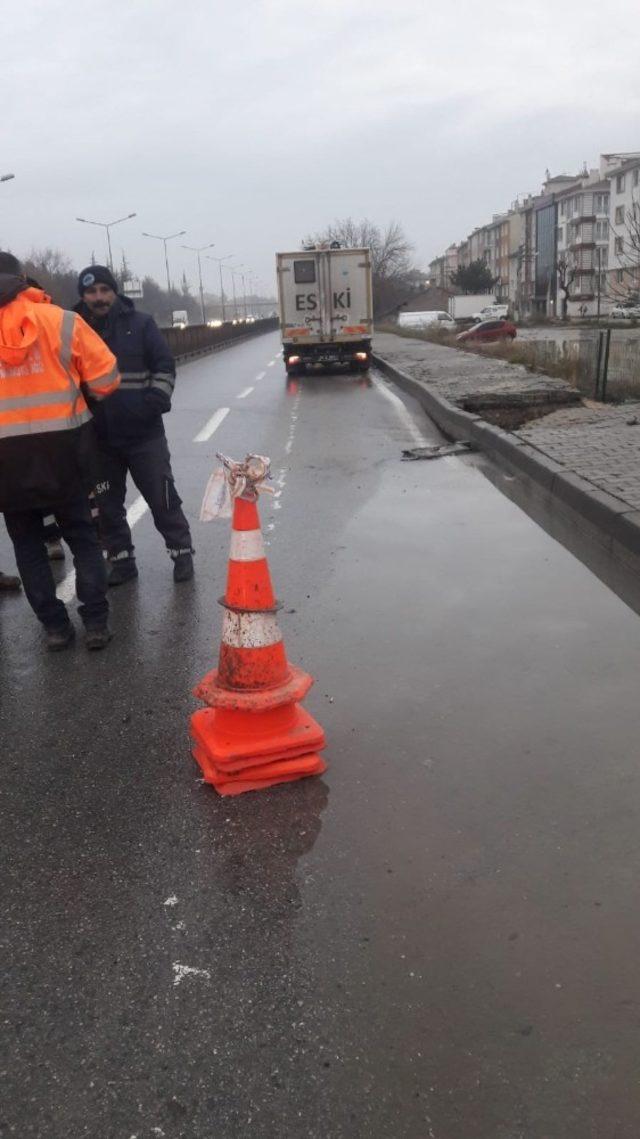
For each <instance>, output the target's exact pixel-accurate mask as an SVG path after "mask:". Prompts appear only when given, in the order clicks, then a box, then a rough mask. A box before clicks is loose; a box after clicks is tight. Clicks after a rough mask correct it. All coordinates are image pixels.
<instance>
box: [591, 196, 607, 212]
mask: <svg viewBox="0 0 640 1139" xmlns="http://www.w3.org/2000/svg"><path fill="white" fill-rule="evenodd" d="M593 208H594V211H595V213H597V214H608V213H609V195H608V194H594V195H593Z"/></svg>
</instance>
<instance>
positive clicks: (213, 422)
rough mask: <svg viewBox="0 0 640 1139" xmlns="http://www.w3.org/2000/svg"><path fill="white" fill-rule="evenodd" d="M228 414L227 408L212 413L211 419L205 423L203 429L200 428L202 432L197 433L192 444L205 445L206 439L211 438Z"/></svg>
mask: <svg viewBox="0 0 640 1139" xmlns="http://www.w3.org/2000/svg"><path fill="white" fill-rule="evenodd" d="M228 414H229V408H228V407H219V408H218V410H217V411H214V413H213V415H212V416H211V419H209V420H208V421H207V423H205V425H204V427H203V428H202V431H199V432H198V434H197V435H196V437H195V439H194V440H193V442H194V443H206V442H207V439H210V438H211V436H212V435H213V433H214V431H215V430H216V429H217V428H218V427H219V426H220V424H221V423H222V421H223V419H226V418H227V416H228Z"/></svg>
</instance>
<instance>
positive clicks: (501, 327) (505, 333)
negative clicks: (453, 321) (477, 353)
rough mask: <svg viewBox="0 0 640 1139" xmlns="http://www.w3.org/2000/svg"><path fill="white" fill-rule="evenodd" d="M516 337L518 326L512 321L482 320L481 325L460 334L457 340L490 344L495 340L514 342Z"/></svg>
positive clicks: (475, 325)
mask: <svg viewBox="0 0 640 1139" xmlns="http://www.w3.org/2000/svg"><path fill="white" fill-rule="evenodd" d="M516 336H517V331H516V326H515V324H512V323H511V321H510V320H481V321H480V324H474V326H473V328H468V329H467V331H466V332H461V333H459V335H458V336H456V340H461V341H464V340H478V341H480V343H483V344H488V343H491V341H494V340H514V339H515V337H516Z"/></svg>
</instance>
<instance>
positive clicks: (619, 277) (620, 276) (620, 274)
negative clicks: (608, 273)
mask: <svg viewBox="0 0 640 1139" xmlns="http://www.w3.org/2000/svg"><path fill="white" fill-rule="evenodd" d="M623 280H624V273H623V272H622V269H617V270H616V282H617V284H618V285H621V284H622V282H623Z"/></svg>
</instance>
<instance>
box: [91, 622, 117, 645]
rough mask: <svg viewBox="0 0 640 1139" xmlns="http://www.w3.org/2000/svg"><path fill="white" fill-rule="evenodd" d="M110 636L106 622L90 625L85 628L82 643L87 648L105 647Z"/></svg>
mask: <svg viewBox="0 0 640 1139" xmlns="http://www.w3.org/2000/svg"><path fill="white" fill-rule="evenodd" d="M112 637H113V633H112V632H111V629H110V628H109V626H108V625H107V624H104V625H91V626H88V627H87V628H86V629H85V637H84V643H85V645H86V647H87V648H88V649H106V647H107V645H108V644H109V641H110V640H111V639H112Z"/></svg>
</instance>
